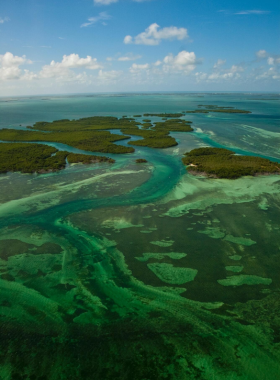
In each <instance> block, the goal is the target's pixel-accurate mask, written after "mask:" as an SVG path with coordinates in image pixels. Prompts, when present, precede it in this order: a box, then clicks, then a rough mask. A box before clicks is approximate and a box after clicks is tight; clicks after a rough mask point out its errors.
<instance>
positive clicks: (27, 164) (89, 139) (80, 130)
mask: <svg viewBox="0 0 280 380" xmlns="http://www.w3.org/2000/svg"><path fill="white" fill-rule="evenodd" d="M166 115H168V116H169V117H170V115H176V114H166ZM146 120H147V119H146ZM189 123H190V122H187V121H185V120H181V119H169V120H166V122H158V123H156V124H155V126H153V124H152V123H150V122H148V121H147V122H146V123H143V124H142V125H141V124H140V123H136V122H135V120H134V119H131V118H127V117H126V118H122V119H117V118H115V117H100V116H95V117H89V118H82V119H79V120H68V119H63V120H56V121H53V122H51V123H48V122H44V121H41V122H37V123H35V124H34V126H33V127H28V128H27V129H26V130H17V129H1V130H0V140H2V141H9V142H13V143H14V144H1V151H0V154H1V156H0V157H1V165H0V172H1V173H5V172H7V171H21V172H24V173H32V172H39V173H40V172H45V171H53V170H61V169H63V168H64V167H65V165H66V158H67V160H68V162H69V163H76V162H81V163H91V162H101V161H106V162H114V160H112V159H109V158H107V157H98V156H90V155H83V154H73V153H68V152H59V151H58V150H57V149H56V148H52V147H50V146H46V145H41V144H24V143H28V142H38V143H40V142H55V143H61V144H66V145H69V146H73V147H75V148H77V149H81V150H86V151H91V152H103V153H132V152H134V148H133V147H128V146H122V145H116V144H114V142H115V141H120V140H124V139H129V138H130V137H129V136H128V135H130V136H131V135H133V136H139V137H142V138H143V139H142V140H137V141H131V142H129V144H130V145H136V146H147V147H150V148H168V147H171V146H175V145H177V142H176V140H175V139H174V138H173V137H171V136H169V133H170V132H190V131H192V130H193V129H192V128H191V127H190V125H189ZM139 125H141V127H142V129H139V127H138V126H139ZM149 128H150V129H149ZM112 129H120V130H121V131H122V133H123V134H124V135H116V134H112V133H110V132H109V131H108V130H112Z"/></svg>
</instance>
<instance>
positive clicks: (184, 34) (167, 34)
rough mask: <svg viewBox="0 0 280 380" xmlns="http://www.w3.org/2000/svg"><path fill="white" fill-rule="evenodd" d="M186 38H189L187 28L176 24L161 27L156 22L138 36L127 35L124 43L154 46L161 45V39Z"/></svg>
mask: <svg viewBox="0 0 280 380" xmlns="http://www.w3.org/2000/svg"><path fill="white" fill-rule="evenodd" d="M185 38H188V31H187V29H185V28H177V27H176V26H170V27H167V28H160V26H159V25H158V24H156V23H154V24H151V25H150V26H149V27H148V28H147V29H146V30H145V31H144V32H142V33H140V34H138V35H137V36H136V37H132V36H129V35H128V36H126V37H125V38H124V43H125V44H136V45H152V46H153V45H159V44H160V42H161V40H184V39H185Z"/></svg>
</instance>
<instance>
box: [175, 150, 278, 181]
mask: <svg viewBox="0 0 280 380" xmlns="http://www.w3.org/2000/svg"><path fill="white" fill-rule="evenodd" d="M182 161H183V163H184V164H185V165H187V166H188V171H189V172H190V173H193V174H205V175H208V176H209V177H214V178H228V179H235V178H239V177H242V176H248V175H252V176H254V175H257V174H280V164H279V163H276V162H272V161H269V160H267V159H265V158H260V157H253V156H239V155H236V154H235V153H234V152H232V151H230V150H227V149H221V148H197V149H193V150H192V151H190V152H188V153H185V156H184V157H183V159H182Z"/></svg>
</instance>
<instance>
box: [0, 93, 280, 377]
mask: <svg viewBox="0 0 280 380" xmlns="http://www.w3.org/2000/svg"><path fill="white" fill-rule="evenodd" d="M198 105H217V106H223V107H235V108H238V109H242V110H248V111H251V112H252V113H251V114H226V113H208V114H186V115H185V116H184V117H183V118H184V119H186V120H189V121H191V122H192V127H193V128H194V131H193V132H188V133H179V132H176V133H175V132H174V133H172V136H173V137H175V139H176V140H177V142H178V145H177V146H175V147H171V148H168V149H151V148H147V147H140V146H136V147H135V153H133V154H120V155H113V154H108V155H107V156H109V157H113V158H114V159H115V160H116V162H115V163H114V164H112V165H109V164H105V163H100V164H92V165H81V164H72V165H67V167H66V168H65V169H64V170H61V171H59V172H54V173H46V174H20V173H7V174H1V175H0V310H1V311H0V326H1V327H0V331H1V342H0V362H1V366H0V379H3V380H10V379H11V380H14V379H20V378H25V379H27V380H29V379H30V380H36V379H40V380H47V379H48V380H49V379H52V380H56V379H59V380H61V379H67V380H68V379H94V380H98V379H100V380H101V379H102V380H104V379H114V380H115V379H120V380H125V379H133V380H138V379H139V380H152V379H156V380H157V379H170V380H173V379H174V380H175V379H176V380H177V379H182V380H183V379H188V380H189V379H205V380H212V379H215V380H224V379H230V380H243V379H244V380H256V379H257V380H258V379H259V380H263V379H266V380H274V379H277V376H279V372H280V365H279V363H280V353H279V342H280V335H279V332H280V322H279V321H280V314H279V306H280V305H279V287H280V279H279V270H280V237H279V231H280V222H279V221H280V218H279V209H280V192H279V190H280V177H279V176H277V175H270V176H257V177H251V176H247V177H242V178H239V179H235V180H228V179H214V178H206V177H205V176H194V175H191V174H190V173H188V172H187V170H186V168H185V167H184V165H183V164H182V161H181V158H182V156H183V154H184V153H185V152H189V151H190V150H192V149H194V148H199V147H205V146H212V147H223V148H227V149H230V150H232V151H234V152H236V153H237V154H242V155H253V156H260V157H264V158H268V159H270V160H271V161H275V162H280V123H279V120H280V107H279V105H280V96H279V94H275V93H274V94H268V93H265V94H261V93H161V94H160V93H155V94H102V95H98V94H96V95H90V94H84V95H71V96H36V97H19V98H1V99H0V128H11V129H25V128H26V127H27V126H31V125H33V124H34V123H35V122H37V121H53V120H59V119H65V118H67V119H78V118H82V117H90V116H115V117H122V116H124V115H125V116H128V117H133V116H134V115H143V114H144V113H165V112H168V113H176V112H182V111H191V110H195V109H197V106H198ZM136 119H137V120H139V121H142V120H143V119H145V117H144V116H141V117H137V118H136ZM149 119H151V120H152V122H156V121H158V120H159V118H157V117H149ZM114 133H116V131H114ZM118 133H120V132H118ZM133 139H137V137H135V136H134V137H133ZM119 143H120V144H124V145H126V144H127V143H128V140H123V141H121V142H119ZM46 144H47V142H46ZM49 145H53V146H55V147H56V148H57V149H60V150H65V149H67V150H68V151H71V152H76V153H86V154H96V153H95V152H93V153H92V152H86V151H82V150H79V149H76V148H73V147H69V146H65V145H64V144H57V143H52V144H49ZM97 154H98V153H97ZM103 155H104V154H103ZM137 158H144V159H146V160H147V161H148V163H147V164H144V165H139V164H138V165H137V164H136V163H135V159H137Z"/></svg>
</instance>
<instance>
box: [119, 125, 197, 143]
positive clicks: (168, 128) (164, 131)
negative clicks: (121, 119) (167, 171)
mask: <svg viewBox="0 0 280 380" xmlns="http://www.w3.org/2000/svg"><path fill="white" fill-rule="evenodd" d="M189 123H191V122H190V121H185V120H181V119H169V120H166V121H165V122H158V123H155V126H154V127H153V126H152V125H150V126H151V127H152V128H151V129H149V130H146V129H147V128H148V126H146V125H145V124H146V123H145V124H143V125H142V129H139V128H131V129H121V131H122V133H124V134H126V135H133V136H141V137H143V140H136V141H130V142H129V144H130V145H137V146H147V147H149V148H161V149H163V148H169V147H171V146H175V145H178V143H177V142H176V140H175V139H174V137H171V136H169V133H170V132H191V131H193V128H192V127H191V126H190V125H189ZM143 126H144V127H143Z"/></svg>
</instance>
